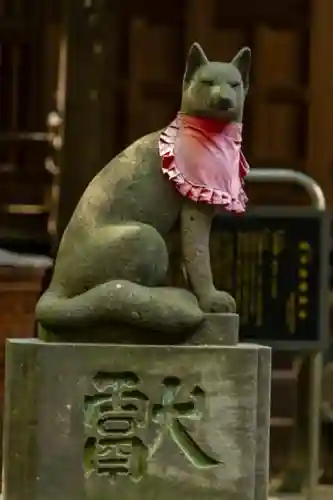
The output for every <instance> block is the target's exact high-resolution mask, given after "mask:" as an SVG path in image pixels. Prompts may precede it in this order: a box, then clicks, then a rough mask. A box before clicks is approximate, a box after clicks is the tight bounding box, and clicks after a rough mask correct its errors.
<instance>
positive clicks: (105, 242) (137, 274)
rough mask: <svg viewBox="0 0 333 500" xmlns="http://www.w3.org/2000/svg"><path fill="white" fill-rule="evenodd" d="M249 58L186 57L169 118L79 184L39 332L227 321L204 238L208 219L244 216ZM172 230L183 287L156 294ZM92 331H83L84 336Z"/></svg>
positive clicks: (197, 50)
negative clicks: (217, 315) (215, 316)
mask: <svg viewBox="0 0 333 500" xmlns="http://www.w3.org/2000/svg"><path fill="white" fill-rule="evenodd" d="M250 62H251V52H250V49H248V48H246V47H245V48H243V49H242V50H240V51H239V53H238V54H237V55H236V56H235V58H234V59H233V60H232V61H231V62H230V63H220V62H210V61H209V60H208V59H207V57H206V55H205V54H204V52H203V50H202V48H201V47H200V45H199V44H197V43H194V44H193V45H192V47H191V49H190V51H189V54H188V57H187V63H186V70H185V74H184V80H183V90H182V99H181V108H180V112H179V113H178V114H177V116H176V118H175V120H174V121H173V122H172V123H171V124H170V125H169V126H168V127H167V128H165V129H164V130H162V131H161V130H160V131H157V132H153V133H151V134H149V135H146V136H145V137H142V138H141V139H138V140H137V141H136V142H134V143H133V144H132V145H130V146H129V147H128V148H127V149H125V150H124V151H123V152H121V153H120V154H119V155H118V156H116V157H115V158H114V159H113V160H112V161H111V162H110V163H109V164H108V165H106V167H104V169H103V170H101V172H100V173H99V174H97V175H96V177H95V178H94V179H93V180H92V182H91V183H90V184H89V186H88V187H87V189H86V191H85V192H84V194H83V196H82V198H81V200H80V201H79V203H78V206H77V207H76V209H75V211H74V214H73V216H72V218H71V220H70V222H69V224H68V226H67V228H66V230H65V232H64V235H63V238H62V241H61V243H60V246H59V250H58V254H57V258H56V261H55V266H54V273H53V277H52V280H51V284H50V286H49V288H48V289H47V290H46V291H45V293H44V294H43V295H42V296H41V298H40V300H39V302H38V304H37V308H36V319H37V321H38V322H39V324H40V325H41V326H42V328H44V329H46V330H48V331H54V330H59V329H63V330H64V331H65V330H67V329H68V328H70V329H73V328H74V329H80V328H83V327H88V328H90V329H91V328H92V327H98V326H99V325H102V324H104V325H111V324H113V323H115V324H118V325H119V324H122V325H124V326H125V325H127V326H131V325H132V326H135V327H143V328H145V329H149V330H151V331H155V330H156V331H161V332H165V333H167V332H173V333H174V332H176V333H177V332H184V331H185V330H186V331H187V329H193V328H194V329H195V328H196V327H197V326H198V325H199V324H200V323H201V321H202V320H203V317H204V312H235V310H236V305H235V301H234V299H233V298H232V297H231V296H230V295H229V294H228V293H226V292H225V291H218V290H216V289H215V287H214V284H213V278H212V272H211V266H210V252H209V240H210V229H211V222H212V219H213V217H214V215H215V214H216V213H217V212H218V211H219V210H227V211H229V212H244V210H245V205H246V202H247V198H246V195H245V193H244V191H243V178H244V177H245V175H246V173H247V171H248V165H247V162H246V160H245V158H244V156H243V154H242V152H241V139H242V119H243V107H244V101H245V97H246V94H247V91H248V87H249V69H250ZM176 224H178V227H180V241H181V252H182V264H183V268H184V269H185V273H186V278H187V281H188V283H189V289H185V288H175V287H171V286H166V276H167V272H168V266H169V254H168V247H167V244H166V241H167V239H168V236H169V235H170V233H171V231H172V230H173V229H174V227H175V225H176ZM92 334H93V331H92Z"/></svg>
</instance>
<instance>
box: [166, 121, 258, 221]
mask: <svg viewBox="0 0 333 500" xmlns="http://www.w3.org/2000/svg"><path fill="white" fill-rule="evenodd" d="M241 143H242V124H240V123H225V122H220V121H218V120H213V119H207V118H198V117H194V116H188V115H186V114H184V113H178V115H177V117H176V118H175V120H174V121H173V122H172V123H170V125H169V126H168V127H167V128H166V129H165V130H164V131H163V132H162V134H161V135H160V140H159V152H160V155H161V158H162V172H163V174H164V175H166V176H167V177H168V178H169V180H170V181H171V182H173V183H174V185H175V187H176V188H177V190H178V191H179V192H180V193H181V194H182V195H183V196H186V197H187V198H189V199H191V200H193V201H195V202H203V203H208V204H211V205H222V206H223V208H224V209H225V210H227V211H229V212H237V213H240V212H245V207H246V203H247V201H248V199H247V196H246V194H245V192H244V189H243V184H244V177H245V176H246V175H247V174H248V172H249V165H248V163H247V161H246V159H245V157H244V155H243V153H242V151H241Z"/></svg>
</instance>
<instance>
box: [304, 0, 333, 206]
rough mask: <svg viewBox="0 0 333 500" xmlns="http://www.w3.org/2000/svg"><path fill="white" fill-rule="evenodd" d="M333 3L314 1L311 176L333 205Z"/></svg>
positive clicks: (309, 131)
mask: <svg viewBox="0 0 333 500" xmlns="http://www.w3.org/2000/svg"><path fill="white" fill-rule="evenodd" d="M332 26H333V1H332V0H312V14H311V30H310V44H311V45H310V82H309V115H308V116H309V123H308V158H307V173H308V174H309V175H310V176H311V177H313V178H314V179H315V180H316V181H317V182H318V183H319V184H320V186H321V187H322V189H323V190H324V193H325V195H326V198H327V202H328V204H329V206H330V208H332V206H333V58H332V56H331V54H333V37H332Z"/></svg>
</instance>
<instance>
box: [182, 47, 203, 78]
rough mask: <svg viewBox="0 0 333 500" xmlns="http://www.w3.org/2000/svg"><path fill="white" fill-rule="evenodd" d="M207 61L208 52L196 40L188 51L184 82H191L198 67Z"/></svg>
mask: <svg viewBox="0 0 333 500" xmlns="http://www.w3.org/2000/svg"><path fill="white" fill-rule="evenodd" d="M207 63H208V59H207V57H206V54H205V53H204V51H203V49H202V48H201V46H200V45H199V44H198V43H197V42H195V43H194V44H193V45H192V46H191V48H190V50H189V52H188V56H187V61H186V69H185V74H184V83H190V81H191V80H192V78H193V75H194V73H195V72H196V71H197V69H199V68H200V66H203V65H204V64H207Z"/></svg>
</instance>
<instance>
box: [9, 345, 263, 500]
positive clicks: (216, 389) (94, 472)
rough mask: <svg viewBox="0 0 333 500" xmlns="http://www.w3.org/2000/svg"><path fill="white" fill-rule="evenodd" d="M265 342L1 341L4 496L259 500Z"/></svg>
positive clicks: (25, 499)
mask: <svg viewBox="0 0 333 500" xmlns="http://www.w3.org/2000/svg"><path fill="white" fill-rule="evenodd" d="M269 394H270V349H269V348H265V347H261V346H258V345H245V344H238V345H234V346H231V345H229V346H222V345H220V346H219V345H204V346H202V345H182V346H144V345H103V344H89V345H88V344H74V343H63V344H61V343H52V344H48V343H44V342H43V341H40V340H35V339H30V340H9V341H8V342H7V352H6V402H5V423H4V426H5V434H4V500H59V499H61V500H85V499H86V500H111V499H119V500H170V499H173V498H174V499H177V498H179V499H183V500H203V499H204V500H208V499H209V500H221V499H223V500H266V499H267V483H268V441H269V406H270V401H269Z"/></svg>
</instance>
